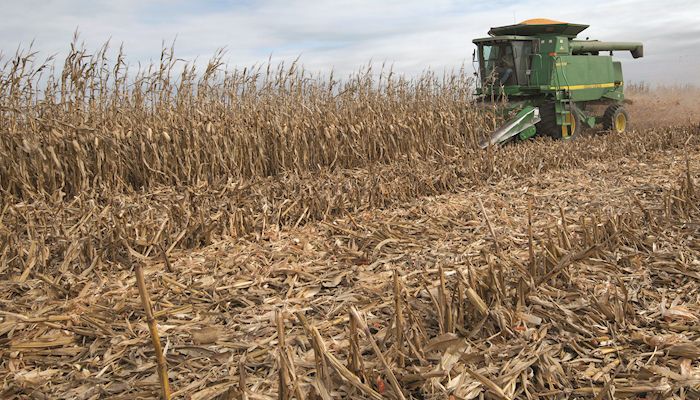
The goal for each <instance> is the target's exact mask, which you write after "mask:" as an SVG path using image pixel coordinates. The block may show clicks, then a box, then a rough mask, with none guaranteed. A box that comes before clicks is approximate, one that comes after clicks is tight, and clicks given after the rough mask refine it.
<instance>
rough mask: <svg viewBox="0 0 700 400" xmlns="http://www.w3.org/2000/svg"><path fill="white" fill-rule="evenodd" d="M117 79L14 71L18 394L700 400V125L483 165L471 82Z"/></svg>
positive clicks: (149, 71)
mask: <svg viewBox="0 0 700 400" xmlns="http://www.w3.org/2000/svg"><path fill="white" fill-rule="evenodd" d="M107 54H108V48H107V46H105V47H104V48H102V49H100V50H99V51H98V52H96V53H95V54H94V55H88V54H87V52H86V51H85V50H84V49H82V48H80V47H79V46H76V45H73V46H72V51H71V53H70V54H69V56H68V57H67V58H66V60H65V63H64V66H63V68H62V69H61V70H60V71H55V70H54V69H53V68H52V67H51V66H50V65H46V66H44V65H38V64H35V63H33V57H34V55H33V54H32V53H31V52H28V53H22V54H18V55H17V56H16V57H14V58H12V59H10V60H9V61H8V62H7V63H6V64H5V65H4V66H3V68H2V70H0V119H1V121H0V122H1V123H2V124H1V125H0V126H1V127H2V130H3V131H2V133H1V134H0V183H1V184H2V186H1V187H2V203H1V204H0V274H2V275H3V277H4V278H5V279H4V281H3V282H2V283H1V284H0V285H1V286H0V287H2V289H3V295H2V297H1V298H0V299H1V300H0V301H1V304H2V307H1V309H0V343H2V346H3V347H2V349H0V354H2V359H1V361H0V376H3V377H4V379H3V382H4V383H3V386H2V387H1V388H0V395H1V397H3V398H24V397H27V396H32V397H36V398H55V397H61V398H81V399H93V398H102V397H109V398H138V397H154V396H157V395H158V393H159V392H160V390H161V389H160V386H161V382H163V380H164V379H165V380H166V381H169V383H170V387H171V389H172V397H173V398H192V399H209V398H220V399H233V398H248V399H258V398H260V399H262V398H274V397H278V398H284V399H287V398H298V399H301V398H323V399H328V398H339V397H340V398H371V399H380V398H393V399H409V398H451V399H472V398H499V399H515V398H528V399H534V398H559V397H558V396H562V394H563V395H564V396H568V397H577V398H599V399H600V398H624V397H635V396H646V397H647V398H669V397H673V396H675V398H695V397H697V396H698V395H700V393H699V392H698V390H699V389H700V369H699V367H698V364H697V359H698V357H700V347H699V346H700V336H699V334H698V330H697V329H696V326H695V325H697V321H698V320H699V318H700V314H699V312H700V310H699V309H698V306H697V304H698V302H697V288H698V280H699V279H700V261H698V254H699V252H700V243H699V242H698V236H699V235H700V234H699V233H698V223H697V222H696V221H697V217H698V215H699V214H700V210H699V209H698V206H697V204H698V200H699V198H698V195H699V193H698V188H697V171H698V169H699V168H700V159H698V157H697V155H696V154H697V149H698V146H700V127H698V126H696V125H686V126H679V127H673V128H671V127H655V128H652V129H648V130H645V131H633V132H629V133H626V134H622V135H619V136H615V137H613V136H593V137H587V138H584V139H582V140H580V141H577V142H573V143H564V142H552V141H550V140H536V141H533V142H532V143H526V144H521V145H518V146H510V147H506V148H502V149H489V150H487V151H480V150H477V148H476V143H477V142H478V140H479V139H480V138H481V135H483V134H484V132H487V131H489V130H490V129H492V128H493V126H494V125H495V124H496V122H497V121H496V119H495V118H494V117H493V116H492V115H491V114H489V113H488V112H486V111H484V110H483V109H481V108H479V107H478V106H477V105H475V104H474V103H473V102H472V101H471V100H469V97H470V87H471V81H470V78H469V77H468V76H467V75H466V74H465V73H464V71H459V72H456V73H453V74H446V75H440V76H438V75H436V74H433V73H430V72H426V73H425V74H423V75H422V76H420V77H418V78H415V79H411V80H409V79H405V78H402V77H397V76H394V75H393V74H392V73H391V72H390V71H387V70H384V71H379V72H376V73H375V72H374V71H372V70H371V69H370V68H368V69H367V70H365V71H363V72H360V73H357V74H355V75H352V76H351V77H349V78H347V79H344V80H342V81H339V80H335V79H334V78H332V77H327V78H321V77H318V76H314V75H311V74H309V73H308V72H307V71H304V70H303V69H302V68H301V67H299V66H298V65H297V64H296V63H294V64H291V65H289V66H283V65H280V66H278V67H272V66H269V65H263V66H261V67H256V68H251V69H244V70H233V71H228V72H227V71H226V69H225V68H224V66H223V65H222V64H221V56H222V55H221V54H218V55H217V56H216V57H214V59H213V60H212V61H211V62H210V63H209V64H208V66H207V67H206V68H205V69H204V70H203V71H197V70H196V69H195V68H194V67H192V66H183V65H182V64H179V63H177V62H176V58H175V56H174V54H173V51H172V49H164V51H163V53H162V55H161V61H160V63H159V64H157V65H153V66H150V67H147V68H145V69H141V70H139V71H135V72H133V73H129V71H128V69H127V67H126V62H125V59H124V56H123V55H122V52H121V50H120V51H119V52H118V55H117V57H116V60H115V61H113V62H112V61H109V60H108V59H107ZM176 71H177V72H176ZM640 137H643V140H640ZM689 149H695V150H694V151H695V153H693V152H692V151H690V152H689ZM686 153H688V155H685V158H683V155H684V154H686ZM588 171H591V172H590V173H589V172H588ZM609 182H614V183H609ZM455 193H456V194H455ZM132 268H135V269H136V270H138V271H139V282H140V283H139V285H138V286H139V287H140V291H141V296H142V298H143V299H146V300H144V301H143V304H145V305H146V306H145V309H146V314H148V315H145V314H144V307H143V306H142V304H141V302H140V301H139V297H138V296H139V289H137V284H136V283H137V279H136V276H135V274H134V271H133V270H132ZM141 274H142V275H145V277H143V276H142V275H141ZM148 292H150V293H148ZM149 295H150V299H151V300H150V301H149V300H147V299H148V297H149ZM151 307H152V310H151ZM146 316H147V317H148V318H147V319H148V322H149V323H148V324H147V323H146ZM154 320H155V321H157V322H158V324H159V325H160V327H159V328H157V329H154V327H155V325H154V323H153V321H154ZM149 329H150V330H151V331H157V332H160V335H161V338H160V341H161V342H162V343H163V349H162V353H163V355H164V356H165V357H158V356H157V355H156V354H155V353H154V350H153V347H151V346H150V343H151V337H150V336H149ZM163 359H164V360H165V363H167V368H168V373H167V374H166V373H165V372H164V367H165V365H164V363H163ZM166 375H167V376H166Z"/></svg>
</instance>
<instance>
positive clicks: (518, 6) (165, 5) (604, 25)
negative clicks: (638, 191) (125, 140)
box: [0, 0, 700, 85]
mask: <svg viewBox="0 0 700 400" xmlns="http://www.w3.org/2000/svg"><path fill="white" fill-rule="evenodd" d="M0 5H1V9H2V18H0V52H2V53H3V54H4V55H5V59H6V56H7V55H9V54H13V53H14V52H15V50H16V48H17V47H18V45H24V46H26V45H28V44H29V43H30V42H31V41H32V40H34V42H35V46H34V47H35V49H36V50H39V51H40V54H42V55H49V54H53V53H56V54H58V55H61V54H62V52H63V53H64V52H65V50H66V49H67V48H68V46H69V43H70V41H71V38H72V35H73V32H74V31H75V30H76V29H78V31H79V32H80V36H81V38H82V40H83V41H85V43H86V45H87V46H88V48H90V49H96V48H97V47H98V46H99V44H101V43H103V42H105V41H106V40H108V39H111V42H112V45H113V46H114V47H115V48H116V47H117V46H118V45H119V44H120V43H123V44H124V47H125V50H126V53H127V56H128V61H129V62H130V63H132V64H135V63H136V62H138V61H141V62H147V61H149V60H152V59H157V58H158V57H159V54H160V48H161V43H162V42H163V41H166V42H172V40H173V39H175V38H176V37H177V40H176V46H175V47H176V55H177V56H178V57H179V58H183V59H187V60H194V59H199V60H200V61H202V62H204V61H206V60H207V59H208V58H209V57H210V56H211V55H212V54H213V53H214V52H215V50H216V49H218V48H222V47H223V48H225V49H226V57H225V60H226V61H227V62H228V63H229V64H232V65H238V66H249V65H252V64H255V63H260V62H262V61H265V60H267V58H268V57H269V56H270V55H271V56H272V59H273V60H275V61H277V60H292V59H294V58H296V57H297V56H301V62H302V64H303V65H304V66H305V67H306V68H307V69H309V70H313V71H319V72H327V71H328V70H330V68H331V67H332V68H334V70H335V71H336V72H337V73H340V74H346V73H349V72H350V71H353V70H356V69H357V68H359V67H360V66H361V65H366V64H367V63H368V62H369V61H370V60H372V61H373V62H376V63H381V62H384V61H386V62H388V63H393V65H394V69H395V70H396V71H399V72H402V73H406V74H418V73H420V71H422V70H424V69H426V68H431V69H433V70H438V71H442V70H443V69H452V68H459V66H460V65H461V64H462V63H467V66H468V67H469V68H470V65H469V64H471V54H472V51H473V48H474V47H473V45H472V43H471V40H472V39H473V38H476V37H482V36H486V32H487V31H488V29H489V28H490V27H492V26H499V25H508V24H512V23H513V22H514V21H521V20H524V19H528V18H536V17H540V18H551V19H556V20H561V21H567V22H574V23H582V24H589V25H591V27H590V28H589V29H588V30H586V31H584V32H583V33H582V34H581V35H582V36H584V37H585V36H590V37H591V38H592V39H601V40H616V41H625V40H627V41H643V42H644V46H645V58H643V59H639V60H632V59H631V58H630V57H629V56H624V55H622V53H619V58H621V59H624V61H625V63H624V72H625V80H626V81H628V82H629V81H634V82H639V81H646V82H650V83H662V84H673V83H686V82H691V83H694V84H698V85H700V52H698V48H700V46H699V45H700V0H666V1H660V0H636V1H632V0H588V1H576V2H574V1H561V0H556V1H555V0H526V1H511V0H490V1H488V2H485V1H448V0H432V1H425V0H422V1H417V0H400V1H399V0H388V1H382V0H340V1H332V2H331V1H303V0H262V1H252V0H243V1H226V0H213V1H178V0H171V1H165V0H139V1H137V0H109V1H106V0H92V1H78V0H63V1H60V0H43V1H38V0H22V1H10V0H3V1H2V2H1V3H0ZM616 55H617V54H616Z"/></svg>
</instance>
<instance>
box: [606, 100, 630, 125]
mask: <svg viewBox="0 0 700 400" xmlns="http://www.w3.org/2000/svg"><path fill="white" fill-rule="evenodd" d="M619 112H622V113H624V114H625V118H627V123H628V124H629V120H630V118H629V114H627V110H625V107H624V106H623V105H622V104H620V103H616V104H612V105H610V106H608V108H607V109H605V114H603V130H606V131H613V130H614V128H613V126H614V123H615V116H616V115H617V114H618V113H619Z"/></svg>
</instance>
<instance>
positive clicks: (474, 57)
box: [472, 50, 476, 63]
mask: <svg viewBox="0 0 700 400" xmlns="http://www.w3.org/2000/svg"><path fill="white" fill-rule="evenodd" d="M472 62H473V63H475V62H476V50H474V52H472Z"/></svg>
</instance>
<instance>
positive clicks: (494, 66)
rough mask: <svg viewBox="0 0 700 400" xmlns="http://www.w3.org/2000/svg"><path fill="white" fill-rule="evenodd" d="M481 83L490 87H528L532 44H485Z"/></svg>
mask: <svg viewBox="0 0 700 400" xmlns="http://www.w3.org/2000/svg"><path fill="white" fill-rule="evenodd" d="M479 53H480V54H479V55H480V57H481V81H482V83H483V84H484V85H485V86H490V85H494V84H495V85H502V86H511V85H523V86H524V85H527V81H528V79H527V70H528V69H529V68H530V57H529V56H530V54H531V53H532V42H530V41H525V40H514V41H504V42H495V43H484V44H482V45H481V46H480V52H479Z"/></svg>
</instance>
